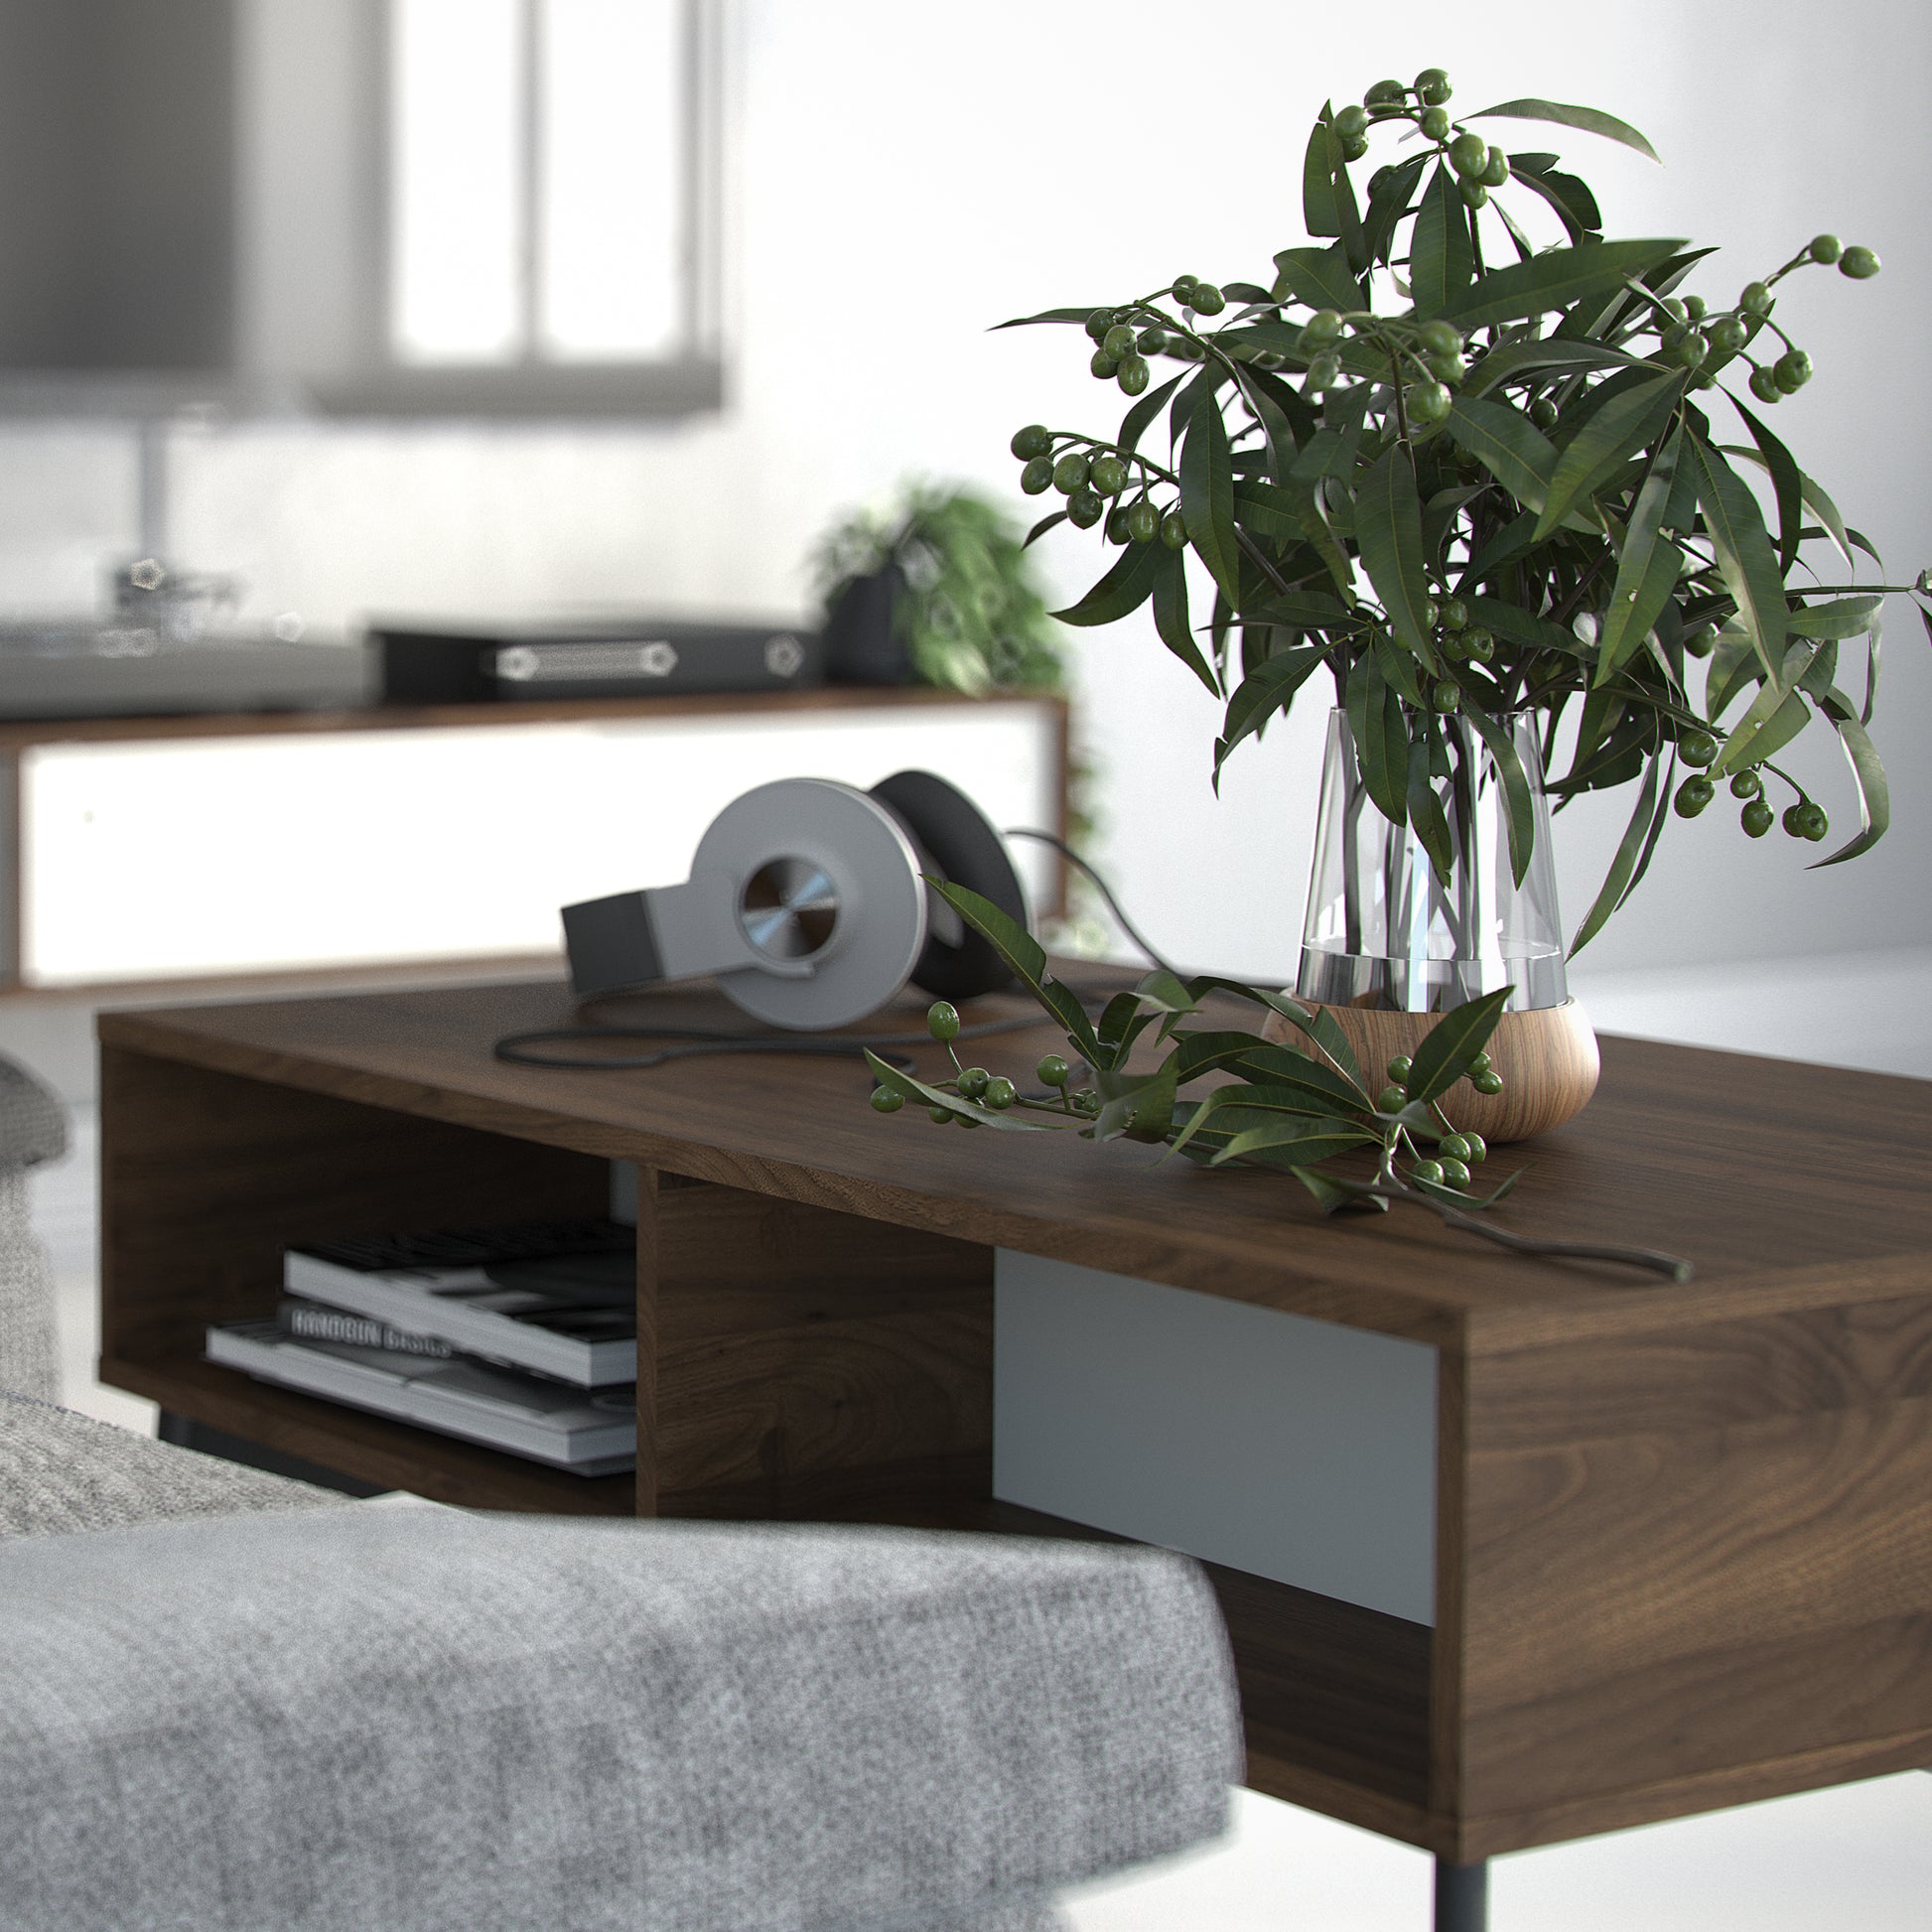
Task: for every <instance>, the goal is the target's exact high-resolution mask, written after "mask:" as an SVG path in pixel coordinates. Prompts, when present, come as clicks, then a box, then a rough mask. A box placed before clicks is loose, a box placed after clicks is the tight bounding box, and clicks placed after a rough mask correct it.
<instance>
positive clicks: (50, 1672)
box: [0, 1509, 1241, 1932]
mask: <svg viewBox="0 0 1932 1932" xmlns="http://www.w3.org/2000/svg"><path fill="white" fill-rule="evenodd" d="M1240 1772H1241V1756H1240V1744H1239V1725H1238V1718H1237V1712H1236V1707H1235V1699H1234V1694H1233V1690H1232V1686H1231V1680H1230V1674H1229V1668H1228V1661H1227V1654H1226V1643H1225V1636H1224V1633H1223V1631H1222V1628H1221V1624H1220V1619H1219V1614H1218V1612H1217V1610H1216V1608H1215V1605H1214V1602H1213V1598H1212V1596H1211V1594H1210V1593H1209V1591H1208V1589H1207V1587H1206V1584H1205V1582H1204V1581H1203V1579H1202V1577H1201V1575H1200V1573H1199V1572H1198V1570H1197V1569H1196V1568H1195V1567H1194V1566H1193V1565H1191V1564H1189V1563H1188V1562H1186V1561H1185V1560H1183V1559H1181V1558H1177V1557H1173V1556H1169V1555H1167V1554H1165V1553H1162V1552H1157V1551H1151V1550H1139V1549H1120V1548H1114V1547H1094V1546H1089V1545H1084V1544H1078V1545H1076V1544H1055V1543H1031V1542H1021V1541H1009V1540H1006V1539H997V1538H980V1537H943V1536H928V1535H921V1534H916V1533H912V1532H900V1531H891V1530H826V1529H802V1528H768V1527H736V1526H724V1525H713V1524H675V1523H670V1524H658V1523H620V1522H575V1521H553V1520H546V1519H531V1518H521V1517H518V1518H512V1517H473V1516H465V1515H460V1514H455V1513H451V1514H447V1515H446V1514H442V1513H431V1512H427V1511H425V1512H415V1511H393V1512H392V1511H370V1510H353V1509H351V1510H318V1511H313V1512H306V1513H303V1514H299V1515H286V1516H252V1517H236V1518H232V1519H227V1520H222V1521H211V1522H186V1523H168V1524H152V1525H149V1526H146V1527H144V1528H139V1529H130V1530H107V1531H100V1532H96V1533H93V1534H89V1535H80V1536H66V1537H51V1538H40V1539H27V1540H23V1541H20V1542H16V1543H13V1544H10V1545H8V1546H7V1548H6V1550H5V1552H4V1556H3V1557H0V1846H4V1847H5V1848H6V1850H5V1855H4V1863H5V1867H6V1875H7V1889H8V1899H7V1923H8V1925H9V1926H10V1927H12V1928H16V1932H56V1929H57V1928H58V1932H95V1929H97V1932H145V1929H146V1928H159V1927H169V1928H175V1927H181V1928H190V1927H192V1928H194V1929H195V1932H216V1929H217V1928H233V1929H234V1932H266V1928H270V1927H273V1928H275V1932H298V1928H299V1929H300V1932H323V1929H324V1928H329V1929H330V1932H334V1928H343V1932H420V1929H426V1928H432V1927H435V1928H443V1927H450V1928H463V1932H480V1929H481V1928H485V1927H486V1928H489V1932H512V1928H523V1927H531V1928H535V1927H542V1928H544V1929H545V1932H553V1929H554V1928H558V1927H569V1928H571V1932H592V1929H593V1928H602V1927H612V1928H615V1927H620V1926H621V1927H624V1928H627V1932H912V1928H920V1929H921V1932H923V1929H924V1928H941V1927H943V1928H948V1929H949V1932H950V1928H964V1927H973V1928H992V1927H995V1926H998V1927H1002V1928H1015V1929H1016V1932H1017V1928H1020V1927H1032V1926H1037V1925H1041V1924H1044V1923H1046V1922H1048V1921H1047V1919H1046V1918H1045V1917H1044V1916H1042V1905H1041V1901H1042V1900H1043V1898H1044V1897H1045V1895H1046V1894H1048V1893H1050V1892H1051V1891H1052V1890H1054V1889H1056V1888H1058V1887H1060V1886H1062V1885H1065V1884H1069V1883H1072V1882H1075V1881H1077V1880H1081V1879H1084V1878H1087V1877H1090V1876H1093V1875H1095V1874H1097V1873H1099V1872H1102V1871H1105V1870H1108V1869H1112V1868H1116V1867H1118V1866H1120V1865H1123V1864H1127V1863H1136V1862H1139V1861H1141V1860H1144V1859H1149V1858H1154V1857H1158V1856H1161V1855H1163V1854H1166V1853H1169V1852H1172V1851H1175V1850H1178V1849H1180V1848H1181V1847H1184V1846H1186V1845H1188V1844H1191V1843H1194V1842H1197V1841H1198V1840H1200V1839H1202V1838H1204V1837H1207V1836H1210V1835H1212V1834H1213V1833H1215V1832H1217V1831H1218V1830H1220V1829H1221V1826H1222V1822H1223V1818H1224V1808H1225V1804H1226V1786H1227V1785H1228V1784H1229V1783H1230V1782H1232V1781H1237V1780H1238V1779H1239V1776H1240Z"/></svg>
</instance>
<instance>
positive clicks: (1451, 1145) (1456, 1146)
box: [1436, 1134, 1469, 1161]
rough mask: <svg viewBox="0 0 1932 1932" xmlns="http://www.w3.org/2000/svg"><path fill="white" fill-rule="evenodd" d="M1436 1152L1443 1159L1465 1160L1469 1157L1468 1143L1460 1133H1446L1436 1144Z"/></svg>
mask: <svg viewBox="0 0 1932 1932" xmlns="http://www.w3.org/2000/svg"><path fill="white" fill-rule="evenodd" d="M1436 1152H1437V1153H1438V1154H1440V1155H1441V1156H1442V1157H1443V1159H1444V1160H1445V1161H1466V1160H1467V1159H1468V1158H1469V1144H1468V1142H1467V1141H1465V1140H1464V1139H1463V1138H1462V1136H1461V1135H1460V1134H1446V1135H1444V1137H1443V1138H1442V1140H1441V1141H1440V1142H1439V1143H1438V1144H1437V1148H1436Z"/></svg>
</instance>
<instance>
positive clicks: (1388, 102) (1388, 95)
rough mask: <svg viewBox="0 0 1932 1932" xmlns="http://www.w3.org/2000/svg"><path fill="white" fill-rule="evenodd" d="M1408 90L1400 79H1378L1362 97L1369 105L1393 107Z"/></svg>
mask: <svg viewBox="0 0 1932 1932" xmlns="http://www.w3.org/2000/svg"><path fill="white" fill-rule="evenodd" d="M1408 92H1409V89H1408V88H1407V87H1405V86H1404V85H1403V84H1402V82H1401V81H1400V80H1378V81H1377V82H1376V83H1375V85H1374V86H1372V87H1371V88H1370V89H1369V90H1368V92H1367V93H1365V94H1364V95H1363V96H1362V99H1363V100H1364V101H1365V102H1366V103H1367V104H1368V105H1369V106H1370V107H1393V106H1394V105H1395V104H1396V102H1397V101H1399V100H1402V99H1403V98H1404V97H1405V96H1406V95H1407V94H1408Z"/></svg>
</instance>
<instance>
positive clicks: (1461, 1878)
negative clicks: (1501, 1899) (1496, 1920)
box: [1436, 1859, 1489, 1932]
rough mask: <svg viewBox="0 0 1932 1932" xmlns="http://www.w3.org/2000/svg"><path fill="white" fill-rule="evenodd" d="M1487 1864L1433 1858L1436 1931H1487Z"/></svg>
mask: <svg viewBox="0 0 1932 1932" xmlns="http://www.w3.org/2000/svg"><path fill="white" fill-rule="evenodd" d="M1488 1927H1489V1866H1488V1864H1487V1863H1477V1864H1450V1863H1449V1861H1448V1860H1447V1859H1438V1860H1437V1861H1436V1932H1488Z"/></svg>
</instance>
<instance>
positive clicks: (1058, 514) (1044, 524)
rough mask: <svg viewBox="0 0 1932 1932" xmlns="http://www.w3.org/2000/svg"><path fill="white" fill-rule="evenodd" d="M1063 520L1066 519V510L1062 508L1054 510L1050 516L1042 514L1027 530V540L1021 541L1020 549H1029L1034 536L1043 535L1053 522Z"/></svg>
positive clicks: (1062, 521) (1061, 521)
mask: <svg viewBox="0 0 1932 1932" xmlns="http://www.w3.org/2000/svg"><path fill="white" fill-rule="evenodd" d="M1065 521H1066V512H1065V511H1064V510H1055V511H1054V512H1053V513H1052V515H1051V516H1042V517H1041V518H1040V519H1039V521H1038V522H1037V523H1035V525H1034V527H1033V528H1032V529H1031V530H1029V531H1028V532H1027V540H1026V542H1025V543H1023V544H1022V545H1021V546H1020V547H1021V549H1022V550H1029V549H1031V548H1032V547H1033V544H1034V541H1035V538H1037V537H1043V536H1044V535H1045V534H1046V532H1047V531H1048V530H1050V529H1051V528H1052V527H1053V525H1054V524H1055V523H1064V522H1065Z"/></svg>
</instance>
